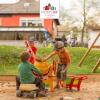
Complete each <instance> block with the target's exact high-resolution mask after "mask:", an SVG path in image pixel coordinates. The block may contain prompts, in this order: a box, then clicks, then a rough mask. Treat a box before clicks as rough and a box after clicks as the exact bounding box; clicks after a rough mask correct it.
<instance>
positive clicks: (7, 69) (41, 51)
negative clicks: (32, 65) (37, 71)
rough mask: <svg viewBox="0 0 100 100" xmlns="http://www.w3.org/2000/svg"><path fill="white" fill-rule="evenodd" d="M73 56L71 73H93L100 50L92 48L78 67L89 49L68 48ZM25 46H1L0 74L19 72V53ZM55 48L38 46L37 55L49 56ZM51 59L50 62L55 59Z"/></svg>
mask: <svg viewBox="0 0 100 100" xmlns="http://www.w3.org/2000/svg"><path fill="white" fill-rule="evenodd" d="M67 49H68V51H69V53H70V55H71V58H72V63H71V67H70V68H69V70H68V73H69V74H92V73H91V70H92V68H93V67H94V65H95V64H96V62H97V61H98V59H99V58H100V50H92V51H91V52H90V53H89V55H88V56H87V57H86V59H85V61H84V62H83V64H82V66H81V67H78V66H77V65H78V63H79V61H80V59H81V58H82V56H83V55H84V53H85V52H86V51H87V49H86V48H67ZM24 50H25V48H24V47H15V46H0V75H4V74H6V75H8V74H10V75H11V74H13V75H14V74H17V66H18V64H19V63H20V59H19V55H20V53H21V52H22V51H24ZM52 50H53V48H42V47H41V48H38V52H37V55H38V56H39V57H40V58H41V57H42V58H43V57H45V56H47V55H48V54H50V53H51V52H52ZM55 58H56V59H58V58H57V57H53V58H52V59H50V60H49V63H51V62H52V60H53V59H55ZM96 73H100V69H98V70H96Z"/></svg>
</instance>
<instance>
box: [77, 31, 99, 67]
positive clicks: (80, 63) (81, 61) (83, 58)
mask: <svg viewBox="0 0 100 100" xmlns="http://www.w3.org/2000/svg"><path fill="white" fill-rule="evenodd" d="M99 36H100V33H99V34H98V35H97V37H96V38H95V40H94V42H93V43H92V45H91V46H90V48H89V49H88V50H87V52H86V53H85V54H84V56H83V57H82V59H81V60H80V62H79V64H78V66H79V67H81V65H82V63H83V61H84V60H85V58H86V56H87V55H88V54H89V52H90V50H91V49H92V47H93V45H94V44H95V42H96V41H97V39H98V38H99Z"/></svg>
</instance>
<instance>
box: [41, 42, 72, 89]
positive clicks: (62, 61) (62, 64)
mask: <svg viewBox="0 0 100 100" xmlns="http://www.w3.org/2000/svg"><path fill="white" fill-rule="evenodd" d="M56 54H57V55H58V56H59V62H58V66H57V85H56V88H60V86H59V83H60V82H62V81H63V83H64V85H65V82H66V76H67V75H66V74H67V69H68V68H69V66H70V63H71V59H70V55H69V53H68V51H67V50H66V49H65V48H64V43H63V42H61V41H56V42H55V44H54V50H53V52H52V53H51V54H50V55H48V56H47V57H46V58H45V59H44V60H43V61H46V60H48V59H49V58H51V57H52V56H54V55H56Z"/></svg>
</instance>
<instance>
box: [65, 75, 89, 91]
mask: <svg viewBox="0 0 100 100" xmlns="http://www.w3.org/2000/svg"><path fill="white" fill-rule="evenodd" d="M85 79H87V76H68V78H67V79H66V88H69V90H72V88H73V87H76V88H77V90H78V91H80V86H81V83H82V80H85Z"/></svg>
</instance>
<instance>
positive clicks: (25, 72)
mask: <svg viewBox="0 0 100 100" xmlns="http://www.w3.org/2000/svg"><path fill="white" fill-rule="evenodd" d="M29 57H30V55H29V53H27V52H23V53H22V54H21V56H20V58H21V64H19V66H18V72H19V77H16V88H17V90H18V89H19V86H20V84H21V83H22V84H36V86H37V87H38V88H39V90H40V91H44V92H45V85H44V83H43V82H42V80H41V79H40V78H37V77H36V76H35V75H34V74H33V72H35V73H36V74H38V76H39V77H42V73H41V71H40V70H39V69H37V68H36V67H35V66H34V65H32V64H30V63H29V62H28V59H29ZM44 94H45V93H44Z"/></svg>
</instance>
